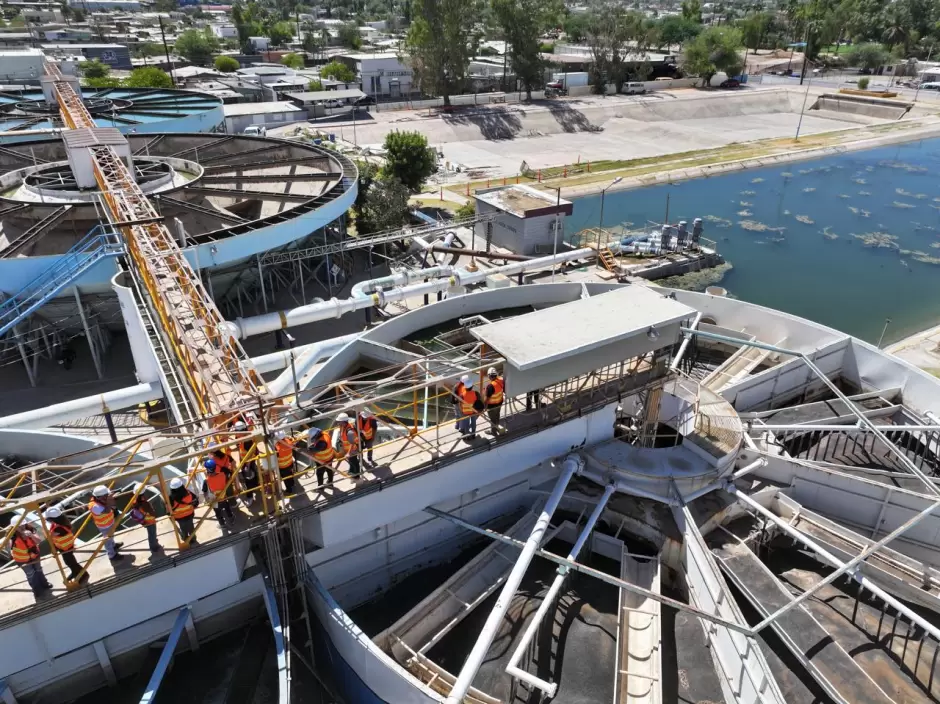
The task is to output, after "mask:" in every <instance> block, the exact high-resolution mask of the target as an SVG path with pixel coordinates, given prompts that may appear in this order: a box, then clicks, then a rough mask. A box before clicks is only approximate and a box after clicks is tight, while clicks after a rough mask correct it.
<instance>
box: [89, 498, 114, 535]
mask: <svg viewBox="0 0 940 704" xmlns="http://www.w3.org/2000/svg"><path fill="white" fill-rule="evenodd" d="M96 507H97V508H100V509H102V511H101V513H95V508H96ZM88 511H89V512H90V513H91V518H92V520H93V521H94V522H95V525H96V526H98V530H108V529H109V528H110V527H111V526H113V525H114V511H112V510H111V509H110V508H108V507H107V506H105V505H104V504H102V503H100V502H98V501H95V500H94V499H92V500H91V502H90V503H89V504H88Z"/></svg>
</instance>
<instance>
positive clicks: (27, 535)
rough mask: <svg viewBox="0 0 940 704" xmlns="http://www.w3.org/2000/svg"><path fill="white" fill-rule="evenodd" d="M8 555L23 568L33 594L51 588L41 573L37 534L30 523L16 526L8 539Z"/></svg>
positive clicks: (38, 594)
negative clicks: (10, 538) (11, 536)
mask: <svg viewBox="0 0 940 704" xmlns="http://www.w3.org/2000/svg"><path fill="white" fill-rule="evenodd" d="M10 557H12V558H13V562H15V563H16V564H18V565H19V566H20V567H22V568H23V572H25V573H26V581H27V582H28V583H29V587H30V589H32V590H33V595H34V596H36V597H40V596H42V595H43V593H44V592H45V591H46V590H47V589H52V585H51V584H49V580H48V579H46V575H45V574H43V571H42V564H41V562H40V560H41V556H40V554H39V534H38V533H37V532H36V529H35V528H33V527H32V526H30V525H24V524H21V525H19V526H17V528H16V533H15V534H14V535H13V540H11V541H10Z"/></svg>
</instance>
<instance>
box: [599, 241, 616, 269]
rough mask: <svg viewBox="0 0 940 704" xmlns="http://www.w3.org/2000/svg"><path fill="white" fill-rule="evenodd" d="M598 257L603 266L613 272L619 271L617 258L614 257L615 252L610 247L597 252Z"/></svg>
mask: <svg viewBox="0 0 940 704" xmlns="http://www.w3.org/2000/svg"><path fill="white" fill-rule="evenodd" d="M597 258H598V260H600V263H601V266H603V267H604V268H605V269H607V271H609V272H610V273H611V274H616V273H617V269H618V266H617V260H616V259H615V258H614V253H613V252H611V251H610V247H604V248H603V249H601V250H600V251H599V252H598V253H597Z"/></svg>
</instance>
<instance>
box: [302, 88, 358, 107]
mask: <svg viewBox="0 0 940 704" xmlns="http://www.w3.org/2000/svg"><path fill="white" fill-rule="evenodd" d="M287 97H288V98H292V99H294V100H299V101H301V102H304V103H315V102H316V101H318V100H349V99H358V98H363V97H365V93H363V92H362V91H361V90H358V89H356V88H349V89H346V90H310V91H305V92H302V93H288V94H287Z"/></svg>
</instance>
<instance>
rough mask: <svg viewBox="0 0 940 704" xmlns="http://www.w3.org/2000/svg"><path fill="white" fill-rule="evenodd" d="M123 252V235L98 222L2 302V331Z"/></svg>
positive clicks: (0, 314) (5, 330)
mask: <svg viewBox="0 0 940 704" xmlns="http://www.w3.org/2000/svg"><path fill="white" fill-rule="evenodd" d="M123 253H124V243H123V241H122V239H121V236H120V235H118V234H116V233H114V232H104V230H103V228H102V227H101V225H98V226H97V227H95V228H94V229H93V230H91V232H89V233H88V234H87V235H85V237H83V238H82V239H81V240H80V241H79V242H78V243H77V244H76V245H75V246H74V247H72V248H71V249H70V250H69V251H68V252H66V253H65V255H64V256H63V257H61V258H59V259H58V261H56V263H55V264H53V265H52V266H50V267H49V268H48V269H46V270H45V271H43V272H42V273H40V274H39V275H38V276H37V277H36V278H35V279H33V280H32V281H30V282H29V284H27V285H26V286H24V287H23V288H22V289H20V290H19V291H17V292H16V293H15V294H13V295H12V296H11V297H10V298H8V299H7V300H5V301H3V303H0V335H2V334H4V333H5V332H7V331H8V330H10V329H11V328H13V327H14V326H15V325H17V324H18V323H20V322H21V321H22V320H24V319H25V318H27V317H29V316H30V315H32V314H33V313H35V312H36V311H37V310H39V309H40V308H42V306H44V305H45V304H46V303H48V302H49V301H50V300H52V299H53V298H55V296H56V295H57V294H58V293H59V292H60V291H62V289H64V288H66V287H67V286H69V285H70V284H71V283H72V282H73V281H75V280H76V279H78V278H79V277H80V276H81V275H82V274H84V273H85V272H86V271H88V270H89V269H90V268H91V267H93V266H94V265H95V264H97V263H98V262H100V261H101V260H103V259H108V258H110V257H116V256H119V255H121V254H123Z"/></svg>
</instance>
